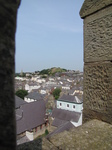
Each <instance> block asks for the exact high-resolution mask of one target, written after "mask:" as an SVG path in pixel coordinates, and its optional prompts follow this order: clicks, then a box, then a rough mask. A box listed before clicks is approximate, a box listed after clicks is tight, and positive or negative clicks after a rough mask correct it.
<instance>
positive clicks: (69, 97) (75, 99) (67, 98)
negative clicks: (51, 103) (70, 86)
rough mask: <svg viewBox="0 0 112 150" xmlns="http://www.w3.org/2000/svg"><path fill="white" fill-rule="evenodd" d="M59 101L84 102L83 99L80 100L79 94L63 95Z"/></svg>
mask: <svg viewBox="0 0 112 150" xmlns="http://www.w3.org/2000/svg"><path fill="white" fill-rule="evenodd" d="M58 101H65V102H71V103H82V100H80V99H79V98H78V97H77V96H74V95H65V94H64V95H62V96H61V97H60V98H59V99H58Z"/></svg>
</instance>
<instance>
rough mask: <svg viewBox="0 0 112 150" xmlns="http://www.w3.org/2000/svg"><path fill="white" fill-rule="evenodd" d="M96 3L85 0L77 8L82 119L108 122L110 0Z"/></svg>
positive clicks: (111, 98) (111, 105)
mask: <svg viewBox="0 0 112 150" xmlns="http://www.w3.org/2000/svg"><path fill="white" fill-rule="evenodd" d="M87 2H88V3H89V4H91V5H89V10H87V7H88V3H87ZM96 3H97V4H98V6H97V7H95V6H96V4H95V2H93V1H92V0H85V2H84V5H83V6H82V9H81V11H80V15H81V16H82V18H84V97H83V99H84V111H83V121H84V122H85V121H87V120H90V119H99V120H102V121H105V122H108V123H111V124H112V1H106V2H105V1H104V0H102V1H101V0H98V1H97V2H96ZM104 4H105V5H104ZM90 6H91V7H90ZM85 8H86V9H85ZM96 8H97V9H96ZM91 12H92V13H91ZM84 14H85V15H84Z"/></svg>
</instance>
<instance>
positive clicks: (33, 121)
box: [16, 100, 46, 134]
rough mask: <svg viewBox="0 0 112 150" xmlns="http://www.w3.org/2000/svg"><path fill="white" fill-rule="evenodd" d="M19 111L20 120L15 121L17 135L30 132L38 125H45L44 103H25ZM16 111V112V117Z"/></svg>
mask: <svg viewBox="0 0 112 150" xmlns="http://www.w3.org/2000/svg"><path fill="white" fill-rule="evenodd" d="M20 111H22V112H23V113H22V118H21V119H18V120H16V124H17V134H20V133H22V132H24V131H27V130H31V129H33V128H35V127H37V126H39V125H42V124H44V123H45V119H44V118H45V112H46V108H45V102H44V101H43V100H42V101H35V102H32V103H27V104H24V105H22V106H21V108H20ZM17 115H20V114H18V111H16V116H17Z"/></svg>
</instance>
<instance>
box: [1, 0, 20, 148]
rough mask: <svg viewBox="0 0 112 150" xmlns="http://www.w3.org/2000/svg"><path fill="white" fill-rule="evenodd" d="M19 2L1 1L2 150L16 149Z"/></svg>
mask: <svg viewBox="0 0 112 150" xmlns="http://www.w3.org/2000/svg"><path fill="white" fill-rule="evenodd" d="M18 5H19V1H18V2H17V0H0V149H1V150H6V149H7V150H12V149H13V150H14V149H16V127H15V110H14V108H15V106H14V105H15V104H14V74H15V71H14V70H15V69H14V67H15V60H14V59H15V30H16V14H17V8H18Z"/></svg>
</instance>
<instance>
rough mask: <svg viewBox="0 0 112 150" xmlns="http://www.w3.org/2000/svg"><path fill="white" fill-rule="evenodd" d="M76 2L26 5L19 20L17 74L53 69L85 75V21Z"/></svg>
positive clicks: (23, 5) (27, 3)
mask: <svg viewBox="0 0 112 150" xmlns="http://www.w3.org/2000/svg"><path fill="white" fill-rule="evenodd" d="M83 2H84V0H81V1H79V2H77V3H76V2H75V1H73V0H71V1H70V2H69V1H68V0H65V1H64V3H63V2H60V1H59V0H58V1H51V0H49V1H47V2H46V1H45V0H43V1H39V0H37V1H34V2H33V3H31V2H30V1H22V2H21V5H20V8H19V10H18V16H17V31H16V56H15V58H16V66H15V71H16V72H21V70H23V71H24V72H33V71H35V70H39V71H40V70H43V69H46V68H52V67H61V68H66V69H70V70H79V71H83V20H82V19H81V18H80V15H79V11H80V9H81V6H82V4H83Z"/></svg>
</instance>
